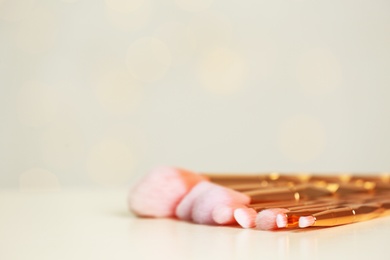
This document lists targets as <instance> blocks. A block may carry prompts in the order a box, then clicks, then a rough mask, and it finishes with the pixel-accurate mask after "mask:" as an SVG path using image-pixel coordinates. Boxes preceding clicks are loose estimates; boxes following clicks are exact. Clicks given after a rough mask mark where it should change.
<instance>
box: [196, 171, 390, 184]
mask: <svg viewBox="0 0 390 260" xmlns="http://www.w3.org/2000/svg"><path fill="white" fill-rule="evenodd" d="M201 175H202V176H204V177H205V178H206V179H208V180H209V181H211V182H214V183H218V184H221V185H228V184H237V183H253V182H265V183H267V182H291V183H294V184H300V183H308V182H326V183H348V182H349V183H356V184H359V183H360V184H364V182H373V183H378V184H389V185H390V173H376V174H349V173H321V174H316V173H299V172H297V173H279V172H269V173H254V174H248V173H242V174H241V173H232V174H217V173H202V174H201Z"/></svg>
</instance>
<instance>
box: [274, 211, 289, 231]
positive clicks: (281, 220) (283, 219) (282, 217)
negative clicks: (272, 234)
mask: <svg viewBox="0 0 390 260" xmlns="http://www.w3.org/2000/svg"><path fill="white" fill-rule="evenodd" d="M276 226H277V227H278V228H285V227H287V216H286V214H278V215H276Z"/></svg>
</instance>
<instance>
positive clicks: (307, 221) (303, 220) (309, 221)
mask: <svg viewBox="0 0 390 260" xmlns="http://www.w3.org/2000/svg"><path fill="white" fill-rule="evenodd" d="M314 222H315V218H314V217H313V216H307V217H299V227H300V228H306V227H310V226H312V225H313V224H314Z"/></svg>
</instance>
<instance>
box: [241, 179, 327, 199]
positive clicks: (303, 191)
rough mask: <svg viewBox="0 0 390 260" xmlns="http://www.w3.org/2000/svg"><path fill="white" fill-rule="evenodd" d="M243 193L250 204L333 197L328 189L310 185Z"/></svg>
mask: <svg viewBox="0 0 390 260" xmlns="http://www.w3.org/2000/svg"><path fill="white" fill-rule="evenodd" d="M243 193H244V194H246V195H248V196H249V197H250V198H251V204H254V203H259V202H267V201H281V200H285V201H286V200H291V201H299V200H309V199H315V198H321V197H327V196H332V195H333V192H331V191H329V190H328V189H326V188H323V187H319V186H315V185H311V184H302V185H297V186H294V187H291V188H289V187H277V188H273V189H267V190H263V189H260V190H251V191H245V192H243Z"/></svg>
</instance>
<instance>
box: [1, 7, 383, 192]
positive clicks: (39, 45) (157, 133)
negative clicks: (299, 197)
mask: <svg viewBox="0 0 390 260" xmlns="http://www.w3.org/2000/svg"><path fill="white" fill-rule="evenodd" d="M389 13H390V2H389V1H355V0H353V1H352V0H351V1H340V0H338V1H314V0H302V1H298V0H296V1H294V0H285V1H282V0H275V1H259V0H251V1H222V0H221V1H220V0H214V1H213V0H196V1H195V0H166V1H158V0H154V1H152V0H131V1H124V0H105V1H103V0H100V1H96V0H78V1H77V0H63V1H60V0H55V1H54V0H36V1H33V0H0V120H1V127H0V188H15V187H16V188H20V189H22V190H29V189H59V188H61V187H74V186H95V187H112V186H122V187H125V186H126V185H128V184H129V182H130V181H131V180H132V179H133V178H134V177H137V176H140V175H142V174H145V173H146V172H147V171H148V170H150V169H151V168H152V167H154V166H157V165H177V166H182V167H186V168H190V169H193V170H196V171H229V172H232V171H241V172H242V171H267V170H284V171H386V170H387V171H388V170H389V169H390V160H389V154H390V138H389V133H390V120H389V119H390V102H389V98H390V89H389V83H390V73H389V70H390V16H389Z"/></svg>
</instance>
